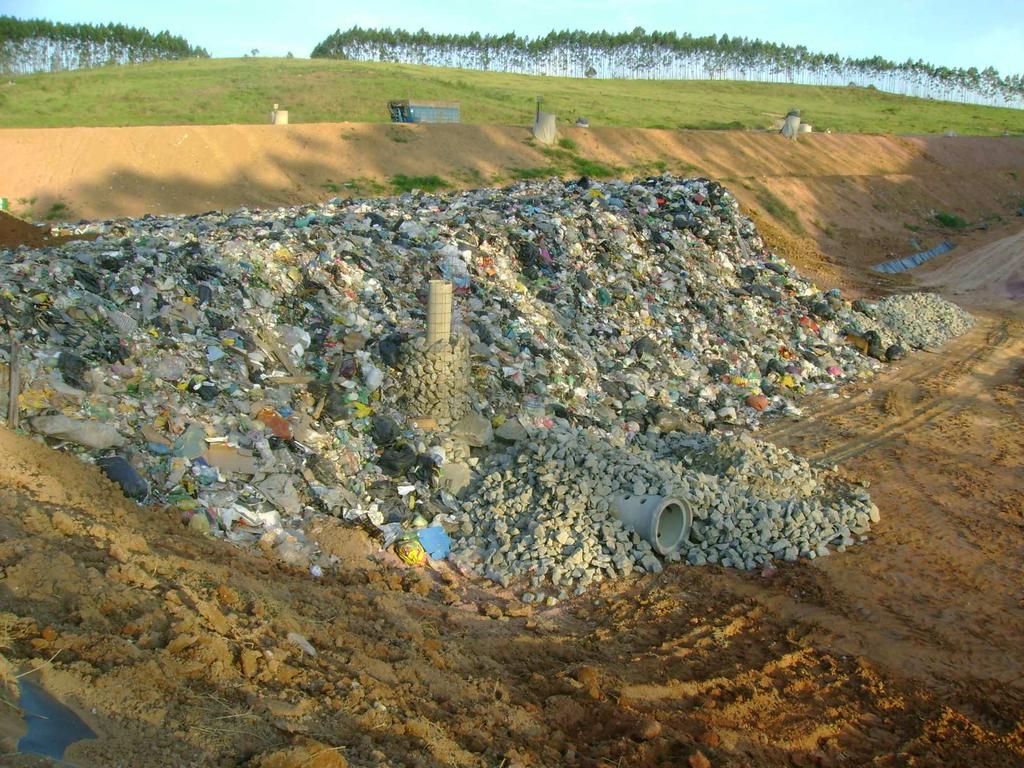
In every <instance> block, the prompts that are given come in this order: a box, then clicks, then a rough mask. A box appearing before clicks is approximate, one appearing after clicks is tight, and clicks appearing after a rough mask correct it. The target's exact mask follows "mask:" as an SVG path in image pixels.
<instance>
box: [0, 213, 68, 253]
mask: <svg viewBox="0 0 1024 768" xmlns="http://www.w3.org/2000/svg"><path fill="white" fill-rule="evenodd" d="M81 239H83V236H82V235H54V234H52V233H51V232H50V229H49V228H48V227H47V228H43V227H36V226H34V225H32V224H29V223H28V222H27V221H22V220H21V219H18V218H15V217H14V216H11V215H10V214H9V213H4V212H3V211H0V248H17V247H18V246H19V245H27V246H29V247H30V248H42V247H43V246H46V245H56V244H57V243H64V242H67V241H68V240H81Z"/></svg>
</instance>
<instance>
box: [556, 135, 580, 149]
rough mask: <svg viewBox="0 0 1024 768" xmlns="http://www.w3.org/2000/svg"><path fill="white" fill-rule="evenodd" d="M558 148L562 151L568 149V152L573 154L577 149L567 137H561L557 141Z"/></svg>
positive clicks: (574, 143) (573, 142)
mask: <svg viewBox="0 0 1024 768" xmlns="http://www.w3.org/2000/svg"><path fill="white" fill-rule="evenodd" d="M558 146H560V147H561V148H562V149H568V150H569V151H570V152H575V151H576V150H577V149H579V147H578V146H577V145H576V142H575V141H573V140H572V139H570V138H569V137H568V136H563V137H562V138H560V139H559V140H558Z"/></svg>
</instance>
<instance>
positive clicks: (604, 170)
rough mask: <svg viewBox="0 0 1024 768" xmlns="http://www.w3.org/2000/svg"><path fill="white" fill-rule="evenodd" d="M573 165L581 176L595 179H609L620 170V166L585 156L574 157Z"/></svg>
mask: <svg viewBox="0 0 1024 768" xmlns="http://www.w3.org/2000/svg"><path fill="white" fill-rule="evenodd" d="M571 164H572V167H573V169H574V170H575V171H576V173H578V174H579V175H580V176H591V177H593V178H595V179H607V178H609V177H611V176H614V175H615V174H616V173H618V172H619V169H618V168H615V167H613V166H610V165H605V164H604V163H599V162H597V161H595V160H587V159H586V158H585V157H574V158H573V159H572V162H571Z"/></svg>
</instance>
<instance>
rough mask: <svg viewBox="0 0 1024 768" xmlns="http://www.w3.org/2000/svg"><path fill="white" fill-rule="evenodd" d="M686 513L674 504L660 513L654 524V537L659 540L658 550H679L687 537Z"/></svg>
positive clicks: (670, 503) (669, 504) (670, 504)
mask: <svg viewBox="0 0 1024 768" xmlns="http://www.w3.org/2000/svg"><path fill="white" fill-rule="evenodd" d="M686 528H687V525H686V512H685V511H684V510H683V508H682V507H681V506H680V505H679V504H677V503H675V502H674V501H673V502H669V503H668V504H666V505H665V506H664V508H663V509H662V510H661V511H660V512H659V513H658V519H657V521H656V522H655V524H654V535H655V537H656V538H657V540H658V549H660V550H662V551H665V552H671V551H674V550H676V549H678V547H679V545H680V544H681V543H682V540H683V536H685V535H686Z"/></svg>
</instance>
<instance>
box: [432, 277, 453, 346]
mask: <svg viewBox="0 0 1024 768" xmlns="http://www.w3.org/2000/svg"><path fill="white" fill-rule="evenodd" d="M451 337H452V284H451V283H449V282H448V281H447V280H431V281H430V295H429V298H428V299H427V346H428V347H431V346H433V345H434V344H436V343H437V342H439V341H445V342H447V341H449V340H450V339H451Z"/></svg>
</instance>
